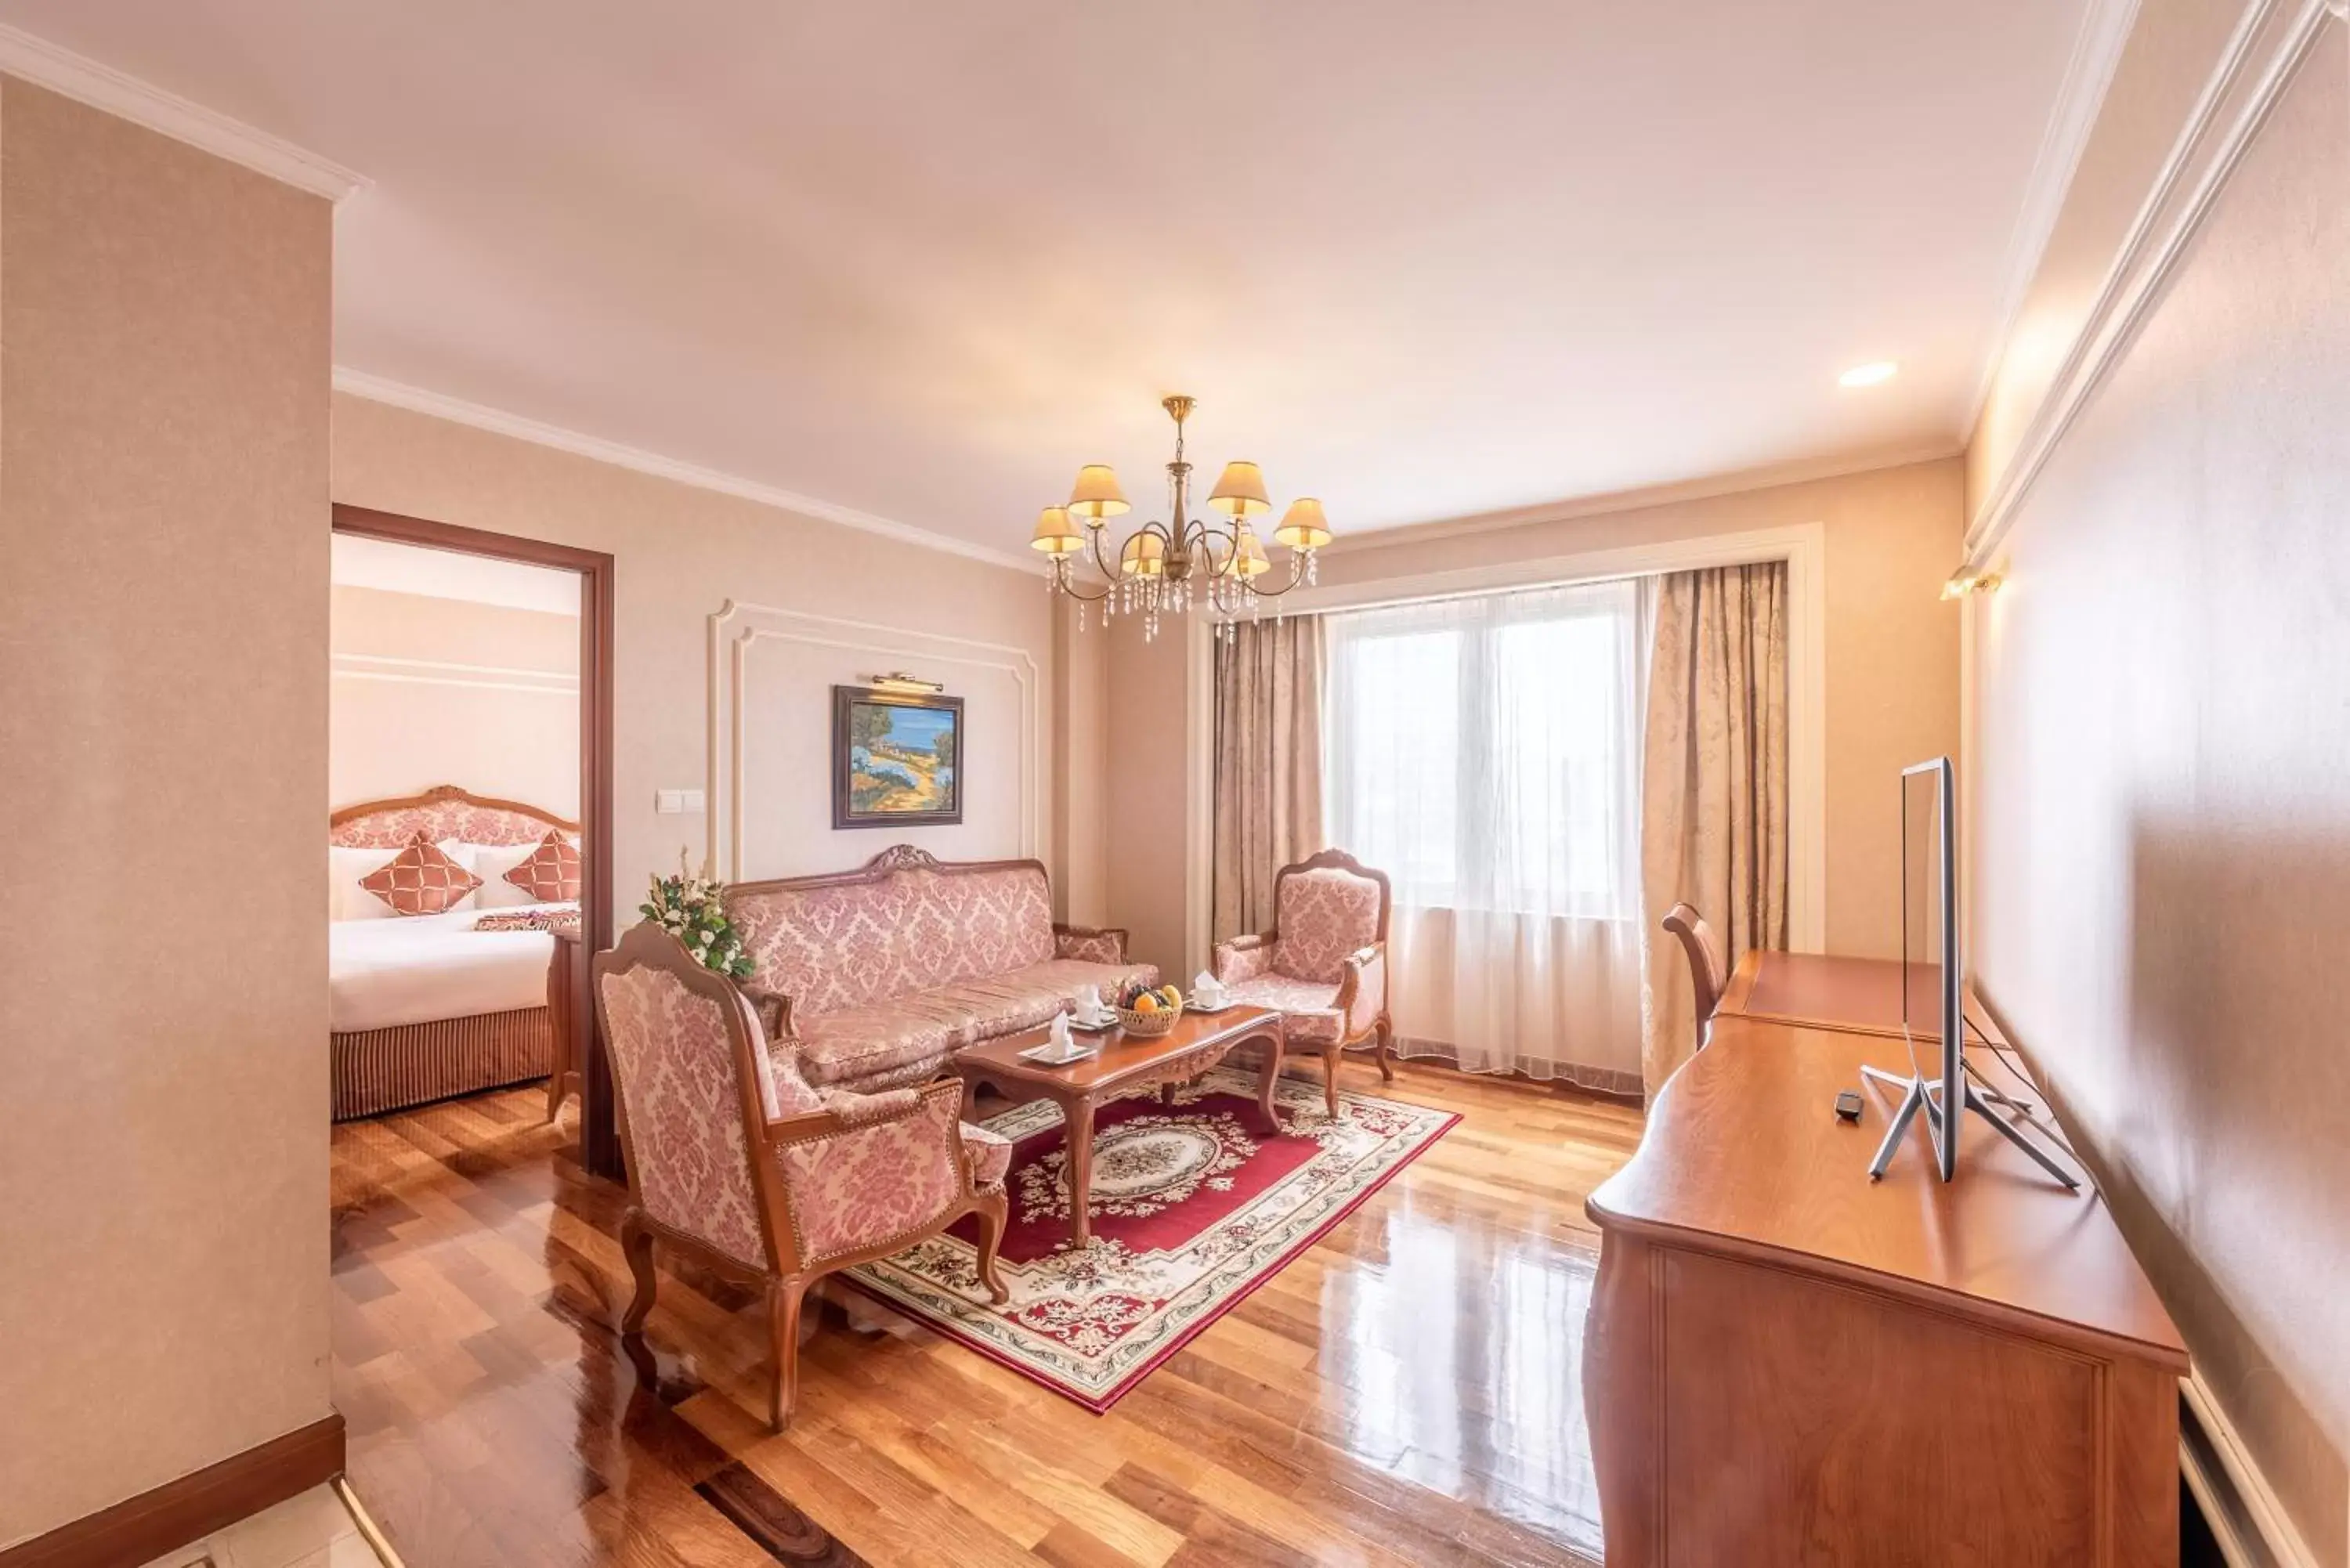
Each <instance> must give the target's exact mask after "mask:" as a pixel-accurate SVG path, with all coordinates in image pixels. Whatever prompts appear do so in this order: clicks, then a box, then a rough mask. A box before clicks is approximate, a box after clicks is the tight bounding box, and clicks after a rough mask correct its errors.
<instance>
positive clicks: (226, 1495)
mask: <svg viewBox="0 0 2350 1568" xmlns="http://www.w3.org/2000/svg"><path fill="white" fill-rule="evenodd" d="M342 1469H343V1418H342V1417H340V1416H329V1417H327V1418H326V1419H325V1420H323V1421H313V1422H311V1423H310V1424H309V1425H308V1426H307V1427H297V1428H295V1429H294V1430H293V1431H290V1432H288V1433H286V1435H285V1436H284V1437H282V1438H271V1439H270V1440H269V1441H267V1442H265V1443H264V1444H262V1445H261V1446H260V1447H258V1448H253V1449H245V1450H244V1452H243V1453H241V1454H232V1455H230V1456H229V1457H228V1458H227V1459H223V1460H221V1462H220V1463H218V1464H216V1465H207V1466H205V1467H204V1468H203V1469H200V1470H197V1471H195V1472H194V1473H193V1474H192V1475H184V1476H182V1477H181V1478H180V1479H179V1480H175V1481H167V1482H165V1483H164V1484H163V1485H161V1486H159V1487H157V1488H156V1489H155V1490H152V1491H145V1492H140V1494H139V1495H138V1496H137V1497H133V1498H126V1499H124V1500H123V1501H120V1502H118V1503H116V1504H115V1505H114V1506H113V1507H112V1508H109V1509H102V1510H100V1511H99V1512H97V1513H93V1514H89V1515H88V1516H87V1517H85V1518H81V1519H77V1520H75V1521H73V1522H72V1523H71V1524H62V1525H59V1526H58V1527H57V1529H55V1530H52V1531H50V1532H48V1533H47V1535H36V1536H35V1537H34V1538H33V1539H32V1540H30V1541H27V1542H23V1543H21V1544H19V1545H16V1546H12V1547H10V1548H8V1549H7V1550H6V1551H5V1552H0V1568H122V1565H123V1564H125V1563H146V1562H150V1561H151V1560H153V1559H154V1558H157V1557H161V1555H162V1554H163V1553H164V1552H169V1551H171V1550H172V1548H173V1547H175V1546H185V1545H186V1544H188V1543H189V1542H192V1541H197V1540H201V1539H202V1538H203V1537H204V1536H207V1535H210V1534H212V1533H213V1532H214V1531H217V1530H221V1529H224V1528H225V1527H226V1526H228V1525H231V1524H234V1523H235V1522H236V1521H238V1520H240V1519H244V1518H245V1517H246V1516H247V1515H249V1514H255V1513H259V1512H260V1511H262V1510H263V1509H265V1508H269V1507H273V1506H274V1505H276V1504H277V1503H281V1502H284V1501H286V1499H287V1498H289V1497H293V1496H295V1495H296V1494H297V1493H300V1492H306V1491H307V1490H310V1489H311V1488H312V1487H314V1486H318V1485H321V1484H323V1483H325V1482H327V1481H329V1480H333V1479H334V1478H335V1477H336V1476H338V1475H340V1474H341V1473H342Z"/></svg>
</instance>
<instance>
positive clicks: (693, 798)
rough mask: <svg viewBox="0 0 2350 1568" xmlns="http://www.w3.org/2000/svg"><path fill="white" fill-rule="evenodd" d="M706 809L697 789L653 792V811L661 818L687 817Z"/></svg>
mask: <svg viewBox="0 0 2350 1568" xmlns="http://www.w3.org/2000/svg"><path fill="white" fill-rule="evenodd" d="M707 809H708V807H707V806H706V805H704V804H703V795H702V791H700V790H698V789H657V790H655V791H653V810H655V811H656V812H658V813H660V815H663V816H688V815H694V814H696V813H699V812H702V811H704V810H707Z"/></svg>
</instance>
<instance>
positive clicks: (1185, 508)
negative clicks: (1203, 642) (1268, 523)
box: [1028, 394, 1332, 638]
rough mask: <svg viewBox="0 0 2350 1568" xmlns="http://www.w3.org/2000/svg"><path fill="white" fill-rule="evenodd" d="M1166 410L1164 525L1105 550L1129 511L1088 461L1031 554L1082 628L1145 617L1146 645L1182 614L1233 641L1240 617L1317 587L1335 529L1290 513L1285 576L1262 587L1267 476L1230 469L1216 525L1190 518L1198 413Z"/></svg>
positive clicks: (1281, 540)
mask: <svg viewBox="0 0 2350 1568" xmlns="http://www.w3.org/2000/svg"><path fill="white" fill-rule="evenodd" d="M1160 406H1161V407H1163V408H1164V409H1166V410H1167V412H1168V415H1169V416H1170V418H1172V419H1173V420H1174V421H1175V461H1174V462H1170V463H1169V464H1168V465H1167V507H1168V515H1167V520H1166V521H1165V522H1160V521H1158V520H1157V519H1155V518H1154V519H1153V520H1152V521H1150V522H1149V523H1145V524H1143V525H1142V526H1141V527H1139V528H1138V529H1136V530H1134V532H1132V533H1130V534H1128V535H1127V536H1126V541H1125V543H1124V544H1122V545H1118V546H1117V548H1116V551H1115V553H1114V554H1113V552H1112V551H1111V550H1110V549H1109V547H1108V546H1107V545H1105V544H1104V542H1103V538H1102V535H1103V533H1104V531H1105V530H1106V529H1107V526H1108V524H1109V520H1110V519H1111V518H1113V517H1117V516H1120V515H1122V514H1125V513H1127V512H1128V511H1130V510H1132V507H1131V506H1130V504H1128V501H1127V499H1126V492H1125V491H1124V490H1122V489H1120V488H1119V487H1118V474H1117V472H1116V471H1115V470H1113V469H1112V468H1111V467H1110V466H1109V464H1107V463H1106V462H1089V463H1087V464H1086V466H1085V467H1083V468H1081V469H1079V470H1077V482H1076V483H1075V484H1074V485H1071V486H1070V487H1069V500H1068V504H1066V505H1064V506H1047V507H1045V509H1044V511H1043V512H1041V513H1039V514H1037V518H1036V530H1035V533H1034V534H1032V535H1029V538H1028V545H1029V548H1031V549H1033V550H1035V551H1037V552H1038V553H1039V554H1041V555H1042V556H1044V557H1045V587H1046V589H1047V590H1048V591H1050V592H1052V593H1055V594H1065V595H1066V596H1067V597H1070V598H1073V599H1075V600H1076V601H1077V625H1078V627H1079V628H1080V629H1082V628H1084V626H1085V624H1086V618H1087V612H1088V610H1089V609H1090V608H1091V607H1093V606H1095V605H1099V606H1101V607H1102V617H1103V618H1104V619H1107V618H1109V617H1111V616H1118V615H1139V616H1141V617H1142V628H1143V635H1144V636H1145V637H1150V638H1155V637H1157V636H1158V635H1159V617H1160V616H1161V615H1162V614H1166V615H1182V614H1186V613H1188V612H1190V611H1191V610H1192V609H1193V608H1195V607H1197V608H1200V609H1202V610H1204V611H1205V612H1206V613H1208V614H1210V615H1213V616H1218V617H1221V619H1220V620H1218V621H1217V622H1216V629H1217V634H1218V635H1219V636H1225V635H1229V633H1230V630H1231V628H1232V622H1233V619H1234V618H1236V617H1238V616H1240V615H1242V614H1243V613H1245V614H1248V615H1256V614H1258V613H1260V611H1261V609H1262V608H1263V605H1264V604H1265V603H1266V602H1267V601H1272V602H1273V603H1274V605H1275V607H1276V609H1277V608H1278V605H1279V601H1280V598H1281V596H1283V595H1284V594H1286V593H1288V592H1289V591H1290V590H1291V589H1293V588H1295V587H1299V586H1301V585H1304V584H1310V583H1312V582H1313V581H1314V580H1315V552H1316V551H1317V550H1320V549H1321V548H1322V547H1323V546H1324V545H1327V544H1329V543H1330V540H1331V536H1332V535H1331V532H1330V521H1329V519H1328V518H1326V517H1325V516H1324V515H1323V514H1322V503H1320V502H1319V501H1316V500H1314V499H1313V498H1312V497H1310V496H1305V497H1300V498H1299V499H1298V500H1295V501H1293V502H1291V503H1290V504H1289V510H1287V511H1286V512H1284V513H1283V514H1281V521H1280V523H1279V524H1278V525H1277V526H1275V527H1274V530H1273V542H1274V544H1276V545H1280V546H1282V547H1283V548H1284V549H1285V550H1287V551H1288V552H1289V571H1288V576H1287V577H1286V580H1284V581H1283V582H1282V583H1281V585H1280V586H1279V587H1274V586H1272V585H1270V584H1267V583H1265V582H1264V581H1263V579H1264V578H1265V577H1267V576H1270V575H1272V573H1273V571H1274V565H1273V558H1272V557H1271V556H1268V555H1266V554H1265V549H1264V544H1263V540H1261V539H1260V538H1259V537H1258V536H1257V528H1256V524H1255V521H1254V520H1257V519H1270V518H1271V517H1272V516H1273V511H1274V506H1273V495H1272V493H1271V492H1269V491H1268V490H1267V489H1266V488H1265V483H1264V473H1263V471H1262V470H1260V469H1259V468H1258V467H1257V465H1256V464H1254V463H1253V462H1228V463H1226V464H1224V469H1223V472H1222V474H1220V475H1219V476H1218V477H1217V479H1216V487H1215V488H1214V489H1213V490H1211V491H1210V492H1209V493H1208V506H1209V509H1210V511H1211V513H1213V514H1216V515H1215V516H1211V517H1193V516H1191V463H1190V462H1186V461H1185V460H1184V456H1183V421H1185V420H1187V419H1189V418H1190V417H1191V410H1193V409H1194V408H1197V407H1198V406H1199V404H1198V400H1196V399H1192V398H1187V397H1183V396H1181V395H1180V394H1179V395H1177V396H1175V397H1171V398H1167V399H1164V400H1161V403H1160ZM1080 556H1083V557H1085V558H1086V559H1087V561H1089V562H1090V563H1091V565H1092V567H1093V570H1094V573H1095V574H1097V576H1098V581H1091V580H1088V581H1085V582H1081V581H1080V579H1079V576H1078V570H1077V564H1078V558H1079V557H1080Z"/></svg>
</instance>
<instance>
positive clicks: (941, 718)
mask: <svg viewBox="0 0 2350 1568" xmlns="http://www.w3.org/2000/svg"><path fill="white" fill-rule="evenodd" d="M961 821H962V698H960V697H929V696H923V697H915V696H900V695H899V694H897V693H895V692H889V691H873V690H870V689H869V688H867V687H863V686H836V687H834V688H833V689H832V825H833V826H835V827H886V826H915V825H919V824H922V823H956V822H961Z"/></svg>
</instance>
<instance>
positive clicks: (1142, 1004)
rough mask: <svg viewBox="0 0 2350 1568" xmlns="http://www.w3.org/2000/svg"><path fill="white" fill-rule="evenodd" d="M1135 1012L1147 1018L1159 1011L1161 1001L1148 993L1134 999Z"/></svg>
mask: <svg viewBox="0 0 2350 1568" xmlns="http://www.w3.org/2000/svg"><path fill="white" fill-rule="evenodd" d="M1134 1010H1135V1011H1136V1012H1139V1013H1143V1014H1145V1015H1146V1016H1147V1015H1149V1014H1150V1013H1153V1012H1158V1011H1159V999H1158V998H1157V997H1155V996H1153V995H1151V994H1150V993H1149V992H1147V991H1146V992H1143V993H1142V994H1141V995H1140V996H1138V997H1136V998H1135V999H1134Z"/></svg>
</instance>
